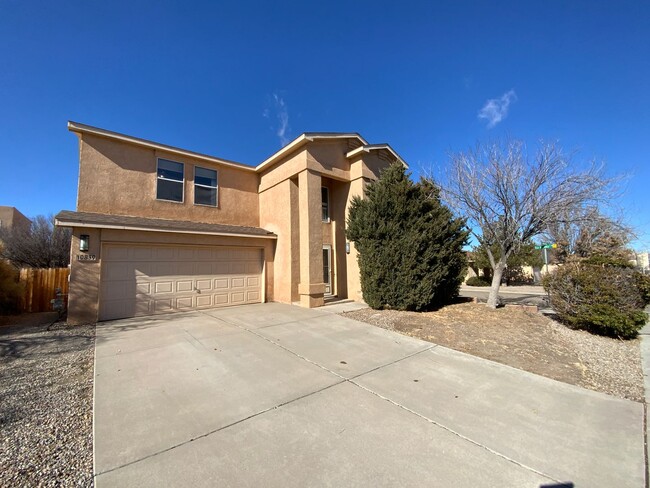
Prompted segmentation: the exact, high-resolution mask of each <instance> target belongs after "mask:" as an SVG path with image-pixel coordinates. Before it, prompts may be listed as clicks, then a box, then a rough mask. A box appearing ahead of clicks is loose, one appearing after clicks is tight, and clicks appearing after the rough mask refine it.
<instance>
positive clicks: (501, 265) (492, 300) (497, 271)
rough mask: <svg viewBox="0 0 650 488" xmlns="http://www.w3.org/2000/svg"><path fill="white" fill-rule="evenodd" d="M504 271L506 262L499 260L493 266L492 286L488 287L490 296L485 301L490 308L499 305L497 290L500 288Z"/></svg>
mask: <svg viewBox="0 0 650 488" xmlns="http://www.w3.org/2000/svg"><path fill="white" fill-rule="evenodd" d="M505 269H506V260H505V259H500V260H499V262H498V263H496V265H495V266H494V274H493V275H492V286H490V295H489V296H488V299H487V306H488V307H490V308H497V305H498V304H499V288H501V278H502V277H503V271H504V270H505Z"/></svg>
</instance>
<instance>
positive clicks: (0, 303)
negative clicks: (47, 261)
mask: <svg viewBox="0 0 650 488" xmlns="http://www.w3.org/2000/svg"><path fill="white" fill-rule="evenodd" d="M22 294H23V288H22V286H21V285H20V283H19V282H18V271H17V270H16V269H15V268H14V267H13V266H11V265H10V264H9V263H7V262H6V261H2V260H0V313H2V314H7V313H13V312H17V311H18V309H19V306H20V299H21V298H22Z"/></svg>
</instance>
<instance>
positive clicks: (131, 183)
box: [56, 122, 404, 323]
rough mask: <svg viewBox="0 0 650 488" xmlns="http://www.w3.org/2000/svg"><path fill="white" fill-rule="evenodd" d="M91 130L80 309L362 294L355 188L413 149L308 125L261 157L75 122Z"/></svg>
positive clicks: (86, 315) (80, 130)
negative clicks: (231, 155)
mask: <svg viewBox="0 0 650 488" xmlns="http://www.w3.org/2000/svg"><path fill="white" fill-rule="evenodd" d="M68 128H69V130H70V131H72V132H74V133H76V134H77V135H78V136H79V142H80V149H79V154H80V163H79V188H78V198H77V211H76V212H71V211H62V212H60V213H59V214H58V215H57V216H56V223H57V225H60V226H67V227H72V228H73V238H72V246H71V263H72V264H71V275H70V295H69V305H68V320H69V321H70V322H72V323H82V322H92V321H96V320H108V319H115V318H122V317H131V316H139V315H150V314H156V313H164V312H170V311H177V310H192V309H199V308H209V307H219V306H228V305H238V304H244V303H257V302H265V301H277V302H284V303H295V302H298V303H300V305H302V306H305V307H318V306H321V305H322V304H323V303H324V299H325V298H326V297H328V296H337V297H339V298H352V299H355V300H359V299H361V298H362V296H361V286H360V281H359V268H358V264H357V258H356V252H355V249H354V244H353V243H350V242H347V241H346V239H345V221H346V216H347V212H348V208H349V206H350V203H351V201H352V198H353V197H354V196H356V195H360V196H361V195H363V192H364V187H365V185H366V184H367V183H368V182H369V181H372V180H375V179H377V178H378V176H379V173H380V171H381V170H382V169H383V168H385V167H386V166H388V165H389V164H391V163H393V162H395V161H398V162H401V163H402V164H404V162H403V161H402V159H401V158H400V157H399V156H398V155H397V153H395V151H393V150H392V149H391V148H390V146H388V145H387V144H376V145H371V144H368V143H367V142H366V140H365V139H363V138H362V137H361V136H360V135H358V134H335V133H308V134H303V135H301V136H300V137H298V138H297V139H295V140H294V141H292V142H291V143H289V144H288V145H287V146H285V147H284V148H282V149H281V150H279V151H278V152H276V153H275V154H273V155H272V156H270V157H269V158H268V159H266V160H265V161H263V162H261V163H260V164H259V165H257V166H256V167H251V166H248V165H244V164H240V163H235V162H232V161H227V160H224V159H220V158H216V157H212V156H206V155H203V154H198V153H195V152H191V151H186V150H183V149H179V148H175V147H171V146H167V145H164V144H159V143H155V142H151V141H147V140H143V139H138V138H135V137H131V136H126V135H123V134H118V133H115V132H110V131H107V130H103V129H99V128H95V127H90V126H87V125H83V124H79V123H75V122H69V123H68Z"/></svg>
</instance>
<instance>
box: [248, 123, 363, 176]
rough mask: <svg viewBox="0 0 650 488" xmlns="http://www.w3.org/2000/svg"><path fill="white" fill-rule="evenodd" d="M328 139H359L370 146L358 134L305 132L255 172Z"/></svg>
mask: <svg viewBox="0 0 650 488" xmlns="http://www.w3.org/2000/svg"><path fill="white" fill-rule="evenodd" d="M327 139H330V140H331V139H357V140H358V141H359V142H361V144H364V145H365V144H368V142H367V141H366V140H365V139H364V138H363V137H361V136H360V135H359V134H357V133H356V132H350V133H344V132H305V133H304V134H301V135H299V136H298V137H296V138H295V139H294V140H293V141H291V142H290V143H289V144H287V145H286V146H284V147H283V148H282V149H280V150H279V151H277V152H275V153H273V154H272V155H271V156H269V157H268V158H267V159H265V160H264V161H262V162H261V163H260V164H258V165H257V166H256V167H255V171H257V172H258V173H259V172H260V171H263V170H264V169H266V168H267V167H269V166H272V165H274V164H275V163H277V162H278V161H279V160H280V159H282V158H283V157H284V156H286V155H288V154H289V153H291V152H292V151H295V150H296V149H298V148H300V147H302V146H304V145H305V144H307V143H308V142H312V141H315V140H327Z"/></svg>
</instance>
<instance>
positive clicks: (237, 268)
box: [230, 261, 246, 274]
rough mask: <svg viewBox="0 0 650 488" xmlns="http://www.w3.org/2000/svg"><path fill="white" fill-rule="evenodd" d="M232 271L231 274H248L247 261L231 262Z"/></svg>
mask: <svg viewBox="0 0 650 488" xmlns="http://www.w3.org/2000/svg"><path fill="white" fill-rule="evenodd" d="M230 273H231V274H246V263H245V262H237V261H234V262H231V263H230Z"/></svg>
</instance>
